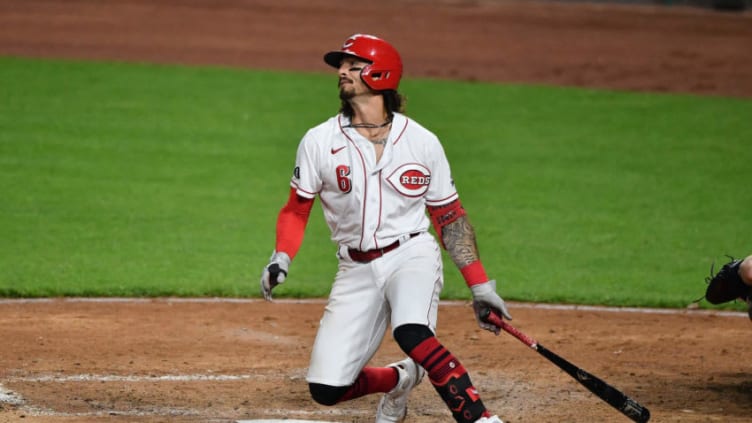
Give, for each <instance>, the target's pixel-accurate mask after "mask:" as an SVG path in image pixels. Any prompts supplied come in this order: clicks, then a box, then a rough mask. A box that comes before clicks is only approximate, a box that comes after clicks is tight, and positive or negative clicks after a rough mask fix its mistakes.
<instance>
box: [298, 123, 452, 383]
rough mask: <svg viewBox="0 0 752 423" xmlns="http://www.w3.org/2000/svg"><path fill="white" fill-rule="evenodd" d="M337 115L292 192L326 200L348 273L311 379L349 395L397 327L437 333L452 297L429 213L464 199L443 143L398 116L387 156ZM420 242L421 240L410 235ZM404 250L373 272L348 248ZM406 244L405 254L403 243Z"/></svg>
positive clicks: (315, 141) (312, 141)
mask: <svg viewBox="0 0 752 423" xmlns="http://www.w3.org/2000/svg"><path fill="white" fill-rule="evenodd" d="M349 123H350V122H349V120H348V119H347V118H346V117H344V116H343V115H337V116H335V117H333V118H331V119H329V120H327V121H326V122H324V123H322V124H321V125H318V126H316V127H315V128H312V129H311V130H309V131H308V132H307V133H306V135H305V136H304V137H303V139H302V140H301V142H300V146H299V147H298V153H297V158H296V163H295V172H294V175H293V178H292V182H291V184H292V186H293V187H294V188H295V189H296V191H297V193H298V195H300V196H303V197H307V198H313V197H314V196H316V195H318V196H319V198H320V199H321V204H322V208H323V210H324V216H325V219H326V222H327V224H328V225H329V229H330V230H331V233H332V240H333V241H334V242H336V243H337V244H338V246H339V249H338V254H337V257H338V258H339V266H338V271H337V275H336V276H335V278H334V283H333V284H332V289H331V292H330V293H329V301H328V303H327V306H326V309H325V310H324V316H323V317H322V319H321V321H320V324H319V330H318V332H317V334H316V340H315V341H314V345H313V349H312V352H311V362H310V365H309V368H308V375H307V377H306V380H308V382H312V383H323V384H328V385H332V386H347V385H349V384H351V383H353V381H354V380H355V378H356V377H357V375H358V373H359V372H360V370H361V369H362V368H363V366H365V365H366V364H367V363H368V362H369V360H370V359H371V358H372V357H373V356H374V354H375V352H376V350H377V349H378V347H379V345H380V344H381V341H382V339H383V337H384V333H385V330H386V328H387V326H388V325H391V326H392V328H396V327H399V326H401V325H404V324H409V323H414V324H422V325H426V326H427V327H429V328H431V330H435V328H436V321H437V313H438V304H439V294H440V292H441V290H442V288H443V284H444V280H443V265H442V262H441V250H440V247H439V245H438V243H437V242H436V240H435V238H434V237H433V236H431V235H430V234H429V233H427V230H428V227H429V225H430V220H429V219H428V216H427V215H426V205H433V206H441V205H444V204H447V203H449V202H451V201H453V200H455V199H457V198H458V196H457V192H456V190H455V188H454V183H453V182H452V178H451V175H450V171H449V164H448V162H447V159H446V155H445V154H444V149H443V148H442V146H441V144H440V143H439V140H438V138H437V137H436V136H435V135H434V134H433V133H431V132H430V131H428V130H427V129H425V128H423V127H422V126H420V125H419V124H418V123H416V122H414V121H412V120H410V119H408V118H407V117H406V116H404V115H401V114H395V115H394V119H393V121H392V127H391V130H390V132H389V137H388V138H387V142H386V144H385V146H384V152H383V154H382V156H381V159H380V160H379V162H378V163H377V162H376V152H375V149H374V147H373V144H372V143H371V142H370V141H369V140H368V139H366V138H365V137H363V136H362V135H360V134H359V133H358V132H357V130H356V129H354V128H350V127H348V124H349ZM415 233H420V235H419V236H414V237H411V236H410V234H415ZM397 240H400V246H399V248H397V249H395V250H393V251H392V252H389V253H386V254H384V255H383V256H382V257H380V258H377V259H375V260H373V261H370V262H368V263H360V262H357V261H354V260H352V258H351V257H350V256H349V252H348V249H349V248H353V249H357V250H361V251H365V250H372V249H377V248H383V247H386V246H388V245H390V244H392V243H393V242H395V241H397ZM402 242H404V245H403V244H402Z"/></svg>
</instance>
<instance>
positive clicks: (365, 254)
mask: <svg viewBox="0 0 752 423" xmlns="http://www.w3.org/2000/svg"><path fill="white" fill-rule="evenodd" d="M418 235H420V232H415V233H412V234H410V238H415V237H416V236H418ZM399 246H400V241H399V240H397V241H394V242H393V243H391V244H389V245H387V246H386V247H384V248H376V249H374V250H368V251H360V250H355V249H353V248H350V249H349V250H347V253H348V254H350V258H351V259H353V261H357V262H359V263H368V262H369V261H372V260H375V259H377V258H379V257H381V256H383V255H384V254H386V253H388V252H390V251H392V250H394V249H395V248H397V247H399Z"/></svg>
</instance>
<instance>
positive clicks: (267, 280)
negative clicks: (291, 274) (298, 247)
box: [261, 251, 290, 301]
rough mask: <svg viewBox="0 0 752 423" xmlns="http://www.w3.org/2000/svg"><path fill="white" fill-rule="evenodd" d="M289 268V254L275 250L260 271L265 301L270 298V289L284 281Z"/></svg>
mask: <svg viewBox="0 0 752 423" xmlns="http://www.w3.org/2000/svg"><path fill="white" fill-rule="evenodd" d="M289 268H290V256H288V255H287V254H286V253H281V252H280V253H278V252H276V251H275V252H274V253H273V254H272V257H271V259H270V260H269V264H267V265H266V267H264V271H263V272H262V273H261V293H262V294H263V295H264V299H265V300H266V301H271V300H272V289H274V287H275V286H277V285H279V284H281V283H282V282H284V281H285V278H286V277H287V269H289Z"/></svg>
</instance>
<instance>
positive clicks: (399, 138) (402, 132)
mask: <svg viewBox="0 0 752 423" xmlns="http://www.w3.org/2000/svg"><path fill="white" fill-rule="evenodd" d="M409 122H410V119H408V118H405V126H404V127H402V130H401V131H400V133H399V135H397V138H395V140H394V142H393V143H392V145H396V144H397V142H398V141H399V140H401V139H402V134H404V133H405V131H406V130H407V124H408V123H409Z"/></svg>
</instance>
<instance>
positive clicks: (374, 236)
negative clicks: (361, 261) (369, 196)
mask: <svg viewBox="0 0 752 423" xmlns="http://www.w3.org/2000/svg"><path fill="white" fill-rule="evenodd" d="M383 194H384V187H382V182H381V171H379V223H378V224H377V225H376V230H375V231H374V232H373V243H374V244H375V245H376V248H379V241H378V240H377V239H376V232H378V231H379V228H381V216H382V210H383V209H384V207H383V206H384V195H383Z"/></svg>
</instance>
